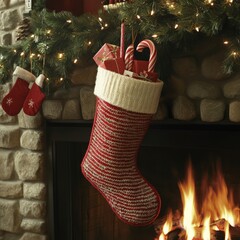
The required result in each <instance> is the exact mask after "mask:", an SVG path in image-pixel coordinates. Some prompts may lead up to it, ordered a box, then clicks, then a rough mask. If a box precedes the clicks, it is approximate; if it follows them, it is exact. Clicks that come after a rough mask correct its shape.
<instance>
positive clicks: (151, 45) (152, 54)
mask: <svg viewBox="0 0 240 240" xmlns="http://www.w3.org/2000/svg"><path fill="white" fill-rule="evenodd" d="M144 48H149V49H150V57H149V64H148V72H154V67H155V64H156V61H157V50H156V48H155V45H154V43H153V42H152V41H151V40H149V39H146V40H143V41H141V42H140V43H139V44H138V46H137V51H138V52H142V51H143V49H144Z"/></svg>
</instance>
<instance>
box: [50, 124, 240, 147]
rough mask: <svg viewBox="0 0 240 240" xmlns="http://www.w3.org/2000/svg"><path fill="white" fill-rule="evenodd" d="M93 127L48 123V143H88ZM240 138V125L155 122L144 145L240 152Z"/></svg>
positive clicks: (88, 125)
mask: <svg viewBox="0 0 240 240" xmlns="http://www.w3.org/2000/svg"><path fill="white" fill-rule="evenodd" d="M92 123H93V122H92V121H81V120H47V122H46V131H47V136H48V140H49V141H73V142H75V141H78V142H79V141H81V142H88V141H89V138H90V134H91V128H92ZM239 134H240V124H235V123H231V122H227V121H226V122H225V121H223V122H219V123H204V122H202V121H199V122H186V121H175V120H167V121H153V122H152V123H151V125H150V127H149V130H148V132H147V134H146V136H145V138H144V140H143V143H142V145H145V146H156V147H159V146H161V147H180V148H182V147H194V146H195V147H198V148H209V147H210V148H215V147H217V148H219V147H223V148H238V147H239V146H240V143H239V136H240V135H239ZM203 139H204V140H203ZM229 140H231V141H229ZM230 143H231V144H230Z"/></svg>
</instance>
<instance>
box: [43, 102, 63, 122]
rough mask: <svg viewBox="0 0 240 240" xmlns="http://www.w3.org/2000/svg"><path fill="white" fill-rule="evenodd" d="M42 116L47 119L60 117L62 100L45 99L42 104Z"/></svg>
mask: <svg viewBox="0 0 240 240" xmlns="http://www.w3.org/2000/svg"><path fill="white" fill-rule="evenodd" d="M42 109H43V116H44V117H45V118H47V119H61V116H62V110H63V106H62V102H61V101H59V100H45V101H43V105H42Z"/></svg>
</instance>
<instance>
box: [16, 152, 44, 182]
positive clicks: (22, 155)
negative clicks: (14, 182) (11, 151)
mask: <svg viewBox="0 0 240 240" xmlns="http://www.w3.org/2000/svg"><path fill="white" fill-rule="evenodd" d="M43 159H44V157H43V154H42V153H36V152H28V151H18V152H17V153H16V154H15V159H14V162H15V170H16V173H17V175H18V178H19V179H20V180H29V181H31V180H41V179H42V176H43Z"/></svg>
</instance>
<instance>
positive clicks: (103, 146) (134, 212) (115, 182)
mask: <svg viewBox="0 0 240 240" xmlns="http://www.w3.org/2000/svg"><path fill="white" fill-rule="evenodd" d="M161 89H162V82H161V81H159V82H155V83H150V82H145V81H141V80H136V79H133V78H129V77H126V76H122V75H120V74H117V73H113V72H110V71H108V70H105V69H102V68H99V69H98V75H97V80H96V86H95V94H96V95H97V108H96V113H95V118H94V124H93V128H92V133H91V139H90V142H89V146H88V149H87V152H86V154H85V157H84V159H83V162H82V164H81V168H82V172H83V174H84V176H85V177H86V178H87V179H88V180H89V181H90V182H91V183H92V185H93V186H94V187H95V188H96V189H97V190H98V191H99V192H100V193H101V194H102V195H103V196H104V197H105V199H106V200H107V202H108V203H109V205H110V207H111V208H112V210H113V211H114V212H115V213H116V215H117V216H118V217H119V218H120V219H121V220H122V221H124V222H126V223H128V224H131V225H147V224H150V223H152V222H153V221H154V220H155V219H156V217H157V216H158V214H159V211H160V197H159V195H158V193H157V191H156V190H155V189H154V187H153V186H151V185H150V184H149V183H148V182H147V181H146V179H144V177H143V176H142V175H141V173H140V172H139V170H138V168H137V165H136V156H137V153H138V149H139V147H140V144H141V142H142V139H143V137H144V135H145V133H146V131H147V129H148V126H149V123H150V120H151V117H152V115H153V113H154V112H155V111H156V109H157V105H158V101H159V97H160V93H161Z"/></svg>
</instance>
